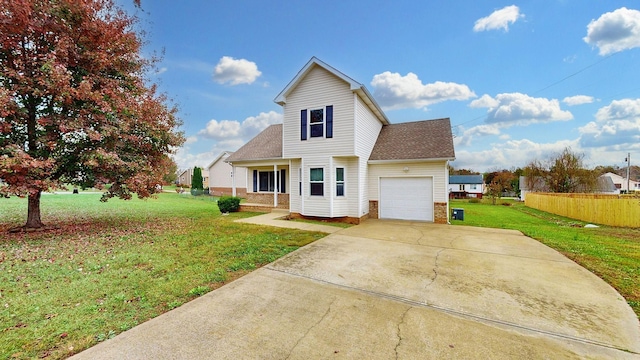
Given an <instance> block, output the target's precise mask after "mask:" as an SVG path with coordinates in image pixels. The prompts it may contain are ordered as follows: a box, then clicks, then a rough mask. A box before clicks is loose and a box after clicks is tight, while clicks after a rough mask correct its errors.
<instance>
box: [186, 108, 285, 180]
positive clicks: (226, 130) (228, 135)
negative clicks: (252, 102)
mask: <svg viewBox="0 0 640 360" xmlns="http://www.w3.org/2000/svg"><path fill="white" fill-rule="evenodd" d="M280 123H282V114H280V113H277V112H275V111H270V112H268V113H265V112H261V113H260V114H259V115H258V116H250V117H248V118H246V119H245V120H244V121H242V122H240V121H236V120H221V121H217V120H211V121H209V122H208V123H207V125H206V127H205V128H204V129H202V130H200V131H199V132H198V136H189V137H187V141H186V142H185V144H184V145H183V146H182V147H181V148H179V149H178V150H177V151H176V153H175V154H174V156H173V157H174V159H175V161H176V163H177V164H178V167H179V168H180V169H186V168H190V167H194V166H200V167H205V166H207V165H209V164H210V163H211V162H212V161H213V160H214V159H215V158H216V157H217V156H218V155H220V153H221V152H223V151H235V150H238V149H239V148H240V147H241V146H242V145H244V144H245V143H246V142H247V141H248V140H250V139H251V138H253V137H254V136H255V135H257V134H258V133H259V132H261V131H262V130H264V129H266V128H267V127H268V126H269V125H273V124H280ZM196 142H198V143H199V144H200V145H202V143H210V144H211V148H210V150H209V151H204V152H199V153H195V154H194V153H193V150H192V147H191V145H192V144H195V143H196Z"/></svg>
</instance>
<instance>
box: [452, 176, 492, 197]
mask: <svg viewBox="0 0 640 360" xmlns="http://www.w3.org/2000/svg"><path fill="white" fill-rule="evenodd" d="M482 194H484V181H483V180H482V175H480V174H478V175H451V176H449V197H451V198H453V199H467V198H478V199H482Z"/></svg>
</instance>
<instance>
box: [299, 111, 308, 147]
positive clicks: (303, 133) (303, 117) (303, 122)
mask: <svg viewBox="0 0 640 360" xmlns="http://www.w3.org/2000/svg"><path fill="white" fill-rule="evenodd" d="M300 140H307V110H306V109H305V110H302V111H300Z"/></svg>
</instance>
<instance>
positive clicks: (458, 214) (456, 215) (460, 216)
mask: <svg viewBox="0 0 640 360" xmlns="http://www.w3.org/2000/svg"><path fill="white" fill-rule="evenodd" d="M451 218H452V219H453V220H464V209H453V210H451Z"/></svg>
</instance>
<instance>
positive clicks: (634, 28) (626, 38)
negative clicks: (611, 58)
mask: <svg viewBox="0 0 640 360" xmlns="http://www.w3.org/2000/svg"><path fill="white" fill-rule="evenodd" d="M583 40H584V41H585V42H586V43H587V44H589V45H592V46H597V47H598V49H599V50H600V55H608V54H612V53H616V52H619V51H622V50H627V49H632V48H636V47H640V11H638V10H634V9H627V8H625V7H623V8H620V9H617V10H615V11H613V12H608V13H604V14H602V15H601V16H600V17H599V18H598V20H591V22H590V23H589V25H587V36H585V37H584V38H583Z"/></svg>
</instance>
